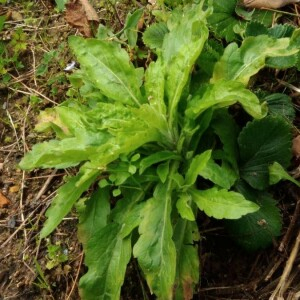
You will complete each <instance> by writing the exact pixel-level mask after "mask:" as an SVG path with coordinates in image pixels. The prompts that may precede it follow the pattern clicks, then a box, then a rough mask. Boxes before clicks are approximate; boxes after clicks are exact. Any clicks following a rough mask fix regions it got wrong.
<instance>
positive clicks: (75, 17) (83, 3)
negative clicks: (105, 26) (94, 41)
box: [65, 0, 99, 37]
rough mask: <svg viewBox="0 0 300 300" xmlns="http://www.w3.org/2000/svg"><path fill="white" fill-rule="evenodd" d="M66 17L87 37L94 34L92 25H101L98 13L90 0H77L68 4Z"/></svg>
mask: <svg viewBox="0 0 300 300" xmlns="http://www.w3.org/2000/svg"><path fill="white" fill-rule="evenodd" d="M65 18H66V21H67V22H68V23H69V24H70V25H71V26H73V27H75V28H77V29H78V30H79V31H80V32H81V33H82V34H83V35H84V36H86V37H91V36H92V35H93V32H92V29H91V26H93V27H95V28H96V27H97V26H98V25H99V18H98V15H97V13H96V11H95V9H94V8H93V7H92V5H91V4H90V3H89V1H88V0H75V1H73V2H71V3H68V4H66V14H65Z"/></svg>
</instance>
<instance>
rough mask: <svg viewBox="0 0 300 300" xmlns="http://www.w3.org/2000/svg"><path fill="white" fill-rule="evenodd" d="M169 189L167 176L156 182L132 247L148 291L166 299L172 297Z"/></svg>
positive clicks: (173, 258)
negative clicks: (157, 183)
mask: <svg viewBox="0 0 300 300" xmlns="http://www.w3.org/2000/svg"><path fill="white" fill-rule="evenodd" d="M171 193H172V189H171V181H170V180H168V181H167V182H166V183H165V184H159V185H158V186H157V188H156V190H155V193H154V197H153V198H152V199H150V200H148V201H147V203H146V206H145V209H144V213H143V220H142V222H141V224H140V227H139V233H140V234H141V236H140V238H139V240H138V241H137V243H136V244H135V246H134V248H133V254H134V256H135V257H137V259H138V262H139V265H140V266H141V268H142V270H143V273H144V274H145V277H146V280H147V283H148V285H149V287H150V289H151V291H152V292H154V293H155V294H156V296H157V297H158V298H160V299H166V300H167V299H172V295H173V288H174V280H175V269H176V249H175V245H174V242H173V240H172V234H173V230H172V224H171Z"/></svg>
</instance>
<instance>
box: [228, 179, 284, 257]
mask: <svg viewBox="0 0 300 300" xmlns="http://www.w3.org/2000/svg"><path fill="white" fill-rule="evenodd" d="M237 188H238V190H239V192H241V193H242V194H243V195H244V196H245V197H246V198H247V199H249V200H251V201H254V202H255V203H257V204H258V206H259V207H260V208H259V210H258V211H256V212H254V213H251V214H248V215H246V216H243V217H242V218H240V219H239V220H228V221H226V227H227V229H228V231H229V233H230V234H231V236H232V238H233V239H234V240H235V241H236V242H237V243H238V244H239V245H241V246H242V247H244V248H245V249H247V250H249V251H255V250H258V249H262V248H266V247H267V246H270V245H271V244H272V242H273V241H274V239H275V238H277V237H278V236H279V235H280V232H281V227H282V224H281V223H282V221H281V216H280V212H279V209H278V208H277V207H276V202H275V201H274V199H272V197H271V195H269V194H268V193H265V192H259V191H256V190H254V189H251V188H250V187H249V186H247V185H245V184H244V183H242V185H241V184H238V185H237Z"/></svg>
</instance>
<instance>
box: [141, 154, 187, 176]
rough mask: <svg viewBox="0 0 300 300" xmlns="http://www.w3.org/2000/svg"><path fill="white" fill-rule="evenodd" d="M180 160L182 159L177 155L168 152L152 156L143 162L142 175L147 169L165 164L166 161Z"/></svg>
mask: <svg viewBox="0 0 300 300" xmlns="http://www.w3.org/2000/svg"><path fill="white" fill-rule="evenodd" d="M180 159H181V157H180V156H179V155H178V154H177V153H174V152H172V151H167V150H165V151H159V152H156V153H153V154H150V155H148V156H147V157H145V158H143V159H142V160H141V163H140V174H142V173H143V172H144V171H145V170H146V169H147V168H149V167H151V166H152V165H154V164H157V163H159V162H163V161H166V160H180Z"/></svg>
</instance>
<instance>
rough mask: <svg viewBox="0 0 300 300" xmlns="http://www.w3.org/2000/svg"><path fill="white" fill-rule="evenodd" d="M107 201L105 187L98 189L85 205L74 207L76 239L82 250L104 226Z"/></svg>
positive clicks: (106, 189)
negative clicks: (81, 245) (76, 215)
mask: <svg viewBox="0 0 300 300" xmlns="http://www.w3.org/2000/svg"><path fill="white" fill-rule="evenodd" d="M109 201H110V194H109V188H108V187H106V188H104V189H98V190H97V191H95V192H94V193H93V194H92V196H91V197H90V198H89V199H88V200H86V201H85V203H83V204H81V205H78V206H77V207H76V208H77V211H78V215H79V224H78V238H79V240H80V242H81V243H82V244H83V248H85V247H86V245H87V242H88V241H89V239H90V238H91V237H92V236H93V234H94V232H96V231H98V230H99V229H101V228H104V227H105V226H106V224H107V216H108V215H109V213H110V204H109Z"/></svg>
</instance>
